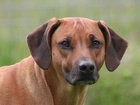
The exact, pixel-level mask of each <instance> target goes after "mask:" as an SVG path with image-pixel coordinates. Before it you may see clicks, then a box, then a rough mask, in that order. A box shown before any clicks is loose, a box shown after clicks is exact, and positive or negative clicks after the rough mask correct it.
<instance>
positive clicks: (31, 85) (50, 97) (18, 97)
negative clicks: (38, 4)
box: [0, 18, 107, 105]
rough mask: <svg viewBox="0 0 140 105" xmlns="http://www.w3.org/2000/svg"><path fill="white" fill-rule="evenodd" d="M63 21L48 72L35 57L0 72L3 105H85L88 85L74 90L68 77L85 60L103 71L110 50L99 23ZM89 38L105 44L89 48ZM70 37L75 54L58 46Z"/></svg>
mask: <svg viewBox="0 0 140 105" xmlns="http://www.w3.org/2000/svg"><path fill="white" fill-rule="evenodd" d="M53 21H55V19H53ZM59 21H60V23H61V24H60V26H59V27H58V28H57V29H56V31H55V32H54V33H53V35H52V38H51V50H52V60H51V64H50V66H49V68H48V70H43V69H42V68H40V66H38V64H37V63H36V62H35V60H34V57H32V56H29V57H27V58H25V59H23V60H22V61H21V62H19V63H17V64H14V65H11V66H4V67H1V68H0V105H84V101H85V96H86V92H87V89H88V85H76V86H73V85H71V84H70V83H68V82H67V81H66V80H65V78H64V74H65V73H66V72H70V70H71V68H72V67H73V66H74V65H75V62H76V61H77V60H79V59H80V58H82V57H85V58H88V59H91V60H92V61H94V62H95V65H96V66H97V71H99V70H100V68H101V66H102V64H103V62H104V59H105V55H106V48H107V47H106V42H105V39H104V35H103V32H102V30H101V29H100V28H99V26H98V23H99V22H97V21H93V20H90V19H86V18H63V19H59ZM48 24H51V22H50V23H48ZM100 24H101V27H105V26H104V25H102V24H104V23H100ZM50 27H51V26H50ZM89 34H94V35H95V36H96V39H98V40H100V41H101V42H102V47H101V48H99V49H97V50H96V49H94V50H93V49H91V48H90V47H89V42H90V40H89ZM67 35H69V36H71V37H72V40H71V45H72V46H73V50H72V51H67V50H63V49H61V48H59V47H58V42H59V41H61V40H63V39H64V38H65V37H66V36H67ZM44 47H45V46H44ZM66 68H67V69H66ZM68 68H70V69H68ZM71 75H72V74H71ZM77 75H78V74H77Z"/></svg>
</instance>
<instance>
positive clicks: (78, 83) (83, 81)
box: [74, 79, 95, 85]
mask: <svg viewBox="0 0 140 105" xmlns="http://www.w3.org/2000/svg"><path fill="white" fill-rule="evenodd" d="M94 83H95V80H90V79H89V80H78V81H76V82H75V83H74V84H75V85H92V84H94Z"/></svg>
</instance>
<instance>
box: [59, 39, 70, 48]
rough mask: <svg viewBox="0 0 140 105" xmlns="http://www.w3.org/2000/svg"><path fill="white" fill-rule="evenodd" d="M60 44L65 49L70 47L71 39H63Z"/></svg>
mask: <svg viewBox="0 0 140 105" xmlns="http://www.w3.org/2000/svg"><path fill="white" fill-rule="evenodd" d="M59 45H60V46H61V47H62V48H63V49H69V48H70V42H69V41H62V42H60V43H59Z"/></svg>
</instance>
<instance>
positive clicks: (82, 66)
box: [79, 61, 95, 74]
mask: <svg viewBox="0 0 140 105" xmlns="http://www.w3.org/2000/svg"><path fill="white" fill-rule="evenodd" d="M94 69H95V65H94V63H93V62H92V61H80V63H79V70H80V72H81V73H84V74H90V73H93V71H94Z"/></svg>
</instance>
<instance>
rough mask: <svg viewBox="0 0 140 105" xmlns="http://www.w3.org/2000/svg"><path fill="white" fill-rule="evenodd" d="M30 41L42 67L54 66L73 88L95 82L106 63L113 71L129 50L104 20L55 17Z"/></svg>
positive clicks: (35, 58) (31, 34) (125, 43)
mask: <svg viewBox="0 0 140 105" xmlns="http://www.w3.org/2000/svg"><path fill="white" fill-rule="evenodd" d="M27 42H28V46H29V49H30V52H31V55H32V56H33V58H34V60H35V61H36V63H37V64H38V65H39V66H40V68H42V69H43V70H46V69H48V68H49V67H50V65H51V66H52V67H53V68H54V69H55V70H56V71H57V72H58V73H60V75H63V76H64V78H65V79H66V80H67V81H68V82H69V83H70V84H72V85H78V84H79V85H88V84H93V83H95V82H96V81H97V80H98V77H99V74H98V71H99V70H100V68H101V67H102V65H103V63H104V60H105V63H106V67H107V69H108V70H109V71H114V70H115V69H116V68H117V67H118V66H119V64H120V60H121V59H122V56H123V54H124V52H125V50H126V48H127V42H126V40H124V39H123V38H122V37H120V36H119V35H118V34H117V33H115V32H114V31H113V30H112V29H111V28H109V27H108V26H107V25H105V23H104V22H103V21H93V20H90V19H86V18H62V19H56V18H53V19H51V20H49V21H48V22H47V23H45V24H43V25H42V26H40V27H39V28H37V29H35V30H34V31H33V32H32V33H30V34H29V35H28V37H27Z"/></svg>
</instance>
